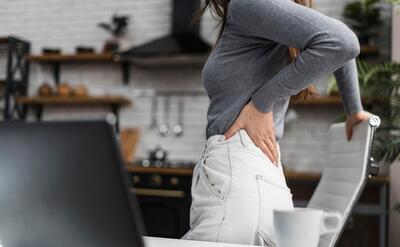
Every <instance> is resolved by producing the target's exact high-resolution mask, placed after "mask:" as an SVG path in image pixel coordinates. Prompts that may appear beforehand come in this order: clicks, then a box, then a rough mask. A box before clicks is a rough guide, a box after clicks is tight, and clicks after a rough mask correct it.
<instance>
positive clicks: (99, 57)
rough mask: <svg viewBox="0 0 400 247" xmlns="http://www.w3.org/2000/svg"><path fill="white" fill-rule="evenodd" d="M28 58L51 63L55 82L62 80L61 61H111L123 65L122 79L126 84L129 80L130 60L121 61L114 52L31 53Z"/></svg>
mask: <svg viewBox="0 0 400 247" xmlns="http://www.w3.org/2000/svg"><path fill="white" fill-rule="evenodd" d="M27 59H28V60H29V61H31V62H38V63H49V64H50V65H52V67H53V76H54V82H55V83H56V84H58V83H59V82H60V72H61V63H81V62H110V63H118V64H120V65H121V72H122V81H123V82H124V84H128V82H129V77H130V74H129V62H128V61H121V60H120V57H119V56H118V55H114V54H112V53H93V54H91V53H86V54H42V55H30V56H27Z"/></svg>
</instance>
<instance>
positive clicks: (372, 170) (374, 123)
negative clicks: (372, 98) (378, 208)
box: [333, 116, 381, 246]
mask: <svg viewBox="0 0 400 247" xmlns="http://www.w3.org/2000/svg"><path fill="white" fill-rule="evenodd" d="M367 121H369V125H370V127H371V128H370V135H369V138H370V140H369V146H368V151H367V152H368V154H369V158H368V165H367V171H366V173H365V174H366V177H365V178H364V179H363V182H362V184H361V190H360V191H363V190H364V188H365V186H366V184H367V180H368V178H371V177H372V176H376V175H378V172H379V165H377V164H375V162H374V158H373V157H372V156H371V149H372V141H373V139H374V133H375V131H376V129H377V128H379V126H380V124H381V120H380V118H379V117H378V116H372V117H370V118H369V120H367ZM361 194H362V193H359V194H358V195H356V198H355V200H354V201H353V202H352V203H351V207H350V210H349V212H347V214H346V215H345V216H344V218H343V227H342V228H341V229H340V231H339V233H338V234H335V237H334V239H333V246H336V245H337V243H338V240H339V239H340V237H341V236H342V234H343V232H344V230H345V228H346V225H347V222H348V221H349V218H350V217H349V216H350V215H351V214H352V212H353V210H354V207H355V206H356V204H357V203H358V200H359V199H360V197H361Z"/></svg>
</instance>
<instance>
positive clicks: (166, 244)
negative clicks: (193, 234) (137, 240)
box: [143, 236, 254, 247]
mask: <svg viewBox="0 0 400 247" xmlns="http://www.w3.org/2000/svg"><path fill="white" fill-rule="evenodd" d="M143 240H144V244H145V247H250V246H254V245H243V244H227V243H217V242H207V241H194V240H183V239H173V238H155V237H147V236H145V237H143Z"/></svg>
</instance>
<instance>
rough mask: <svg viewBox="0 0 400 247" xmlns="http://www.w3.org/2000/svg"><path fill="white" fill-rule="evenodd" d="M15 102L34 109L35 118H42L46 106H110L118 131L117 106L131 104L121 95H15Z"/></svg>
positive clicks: (25, 107)
mask: <svg viewBox="0 0 400 247" xmlns="http://www.w3.org/2000/svg"><path fill="white" fill-rule="evenodd" d="M15 103H16V104H18V105H22V106H23V109H26V110H25V111H27V110H28V108H29V107H32V108H34V109H35V110H36V118H37V120H38V121H41V120H42V115H43V108H44V107H48V106H50V107H51V106H105V107H110V109H111V112H112V113H113V114H114V115H115V117H116V123H115V126H116V130H117V132H118V131H119V108H121V107H123V106H127V105H130V104H131V101H130V100H129V99H126V98H124V97H122V96H87V97H56V96H54V97H38V96H30V97H16V99H15Z"/></svg>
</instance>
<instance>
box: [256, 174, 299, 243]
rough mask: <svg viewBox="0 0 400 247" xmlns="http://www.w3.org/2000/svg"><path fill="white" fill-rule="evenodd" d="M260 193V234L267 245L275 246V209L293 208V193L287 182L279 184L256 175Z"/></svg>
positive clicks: (258, 229) (258, 230)
mask: <svg viewBox="0 0 400 247" xmlns="http://www.w3.org/2000/svg"><path fill="white" fill-rule="evenodd" d="M256 179H257V186H258V193H259V224H258V228H257V232H258V234H259V235H260V236H261V237H262V238H263V240H264V244H265V245H266V246H275V245H276V237H275V233H274V225H273V211H274V210H275V209H292V208H293V200H292V197H293V196H292V193H291V191H290V189H289V188H288V187H287V186H286V184H282V185H281V184H277V183H275V182H273V181H270V180H268V179H265V178H264V177H263V176H262V175H256Z"/></svg>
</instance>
